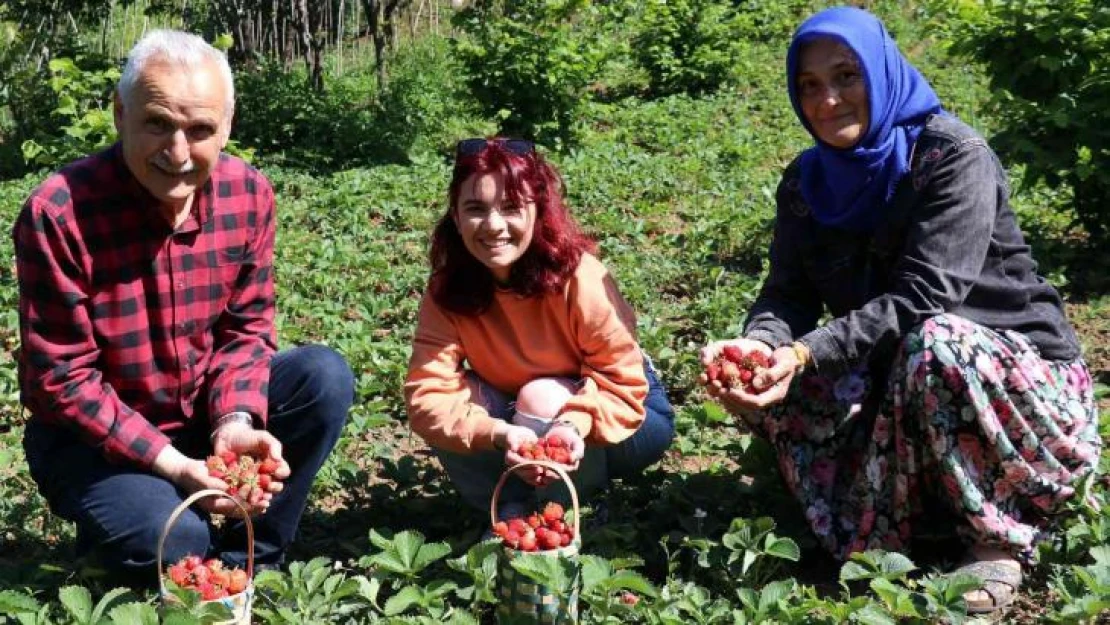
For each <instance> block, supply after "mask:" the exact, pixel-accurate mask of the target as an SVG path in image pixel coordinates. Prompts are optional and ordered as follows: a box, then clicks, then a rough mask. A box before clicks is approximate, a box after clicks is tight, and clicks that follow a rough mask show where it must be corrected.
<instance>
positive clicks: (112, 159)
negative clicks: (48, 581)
mask: <svg viewBox="0 0 1110 625" xmlns="http://www.w3.org/2000/svg"><path fill="white" fill-rule="evenodd" d="M233 107H234V86H233V82H232V74H231V70H230V68H229V67H228V64H227V60H226V58H225V57H224V55H223V54H222V53H221V52H220V51H219V50H216V49H215V48H213V47H211V46H210V45H208V44H207V43H206V42H205V41H204V40H203V39H201V38H199V37H196V36H195V35H191V34H187V33H182V32H175V31H154V32H151V33H149V34H147V35H146V36H145V37H144V38H143V39H142V40H141V41H140V42H139V43H138V44H136V45H135V47H134V48H133V49H132V50H131V53H130V54H129V56H128V60H127V64H126V67H125V68H124V71H123V75H122V78H121V79H120V83H119V85H118V87H117V90H116V94H115V103H114V112H115V124H116V129H117V131H118V132H119V142H118V143H116V144H115V145H113V146H112V147H111V148H109V149H107V150H105V151H103V152H101V153H98V154H94V155H92V156H89V157H87V158H84V159H81V160H79V161H76V162H74V163H71V164H69V165H67V166H66V167H64V168H62V169H61V170H59V171H58V172H57V173H55V174H53V175H52V176H50V177H49V178H48V179H47V180H46V181H45V182H43V184H42V185H40V186H39V187H38V188H37V189H36V190H35V191H34V192H33V193H32V194H31V197H30V198H29V199H28V200H27V202H26V204H25V205H24V206H23V210H22V211H21V213H20V215H19V218H18V219H17V221H16V223H15V226H14V228H13V239H14V242H15V249H16V259H17V269H18V277H19V287H20V300H19V312H20V339H21V343H22V348H21V350H20V359H19V368H20V374H19V380H20V392H21V400H22V402H23V403H24V405H25V406H27V408H28V409H29V411H30V414H31V418H30V420H29V421H28V424H27V427H26V431H25V435H24V448H25V450H26V452H27V461H28V465H29V466H30V469H31V475H32V477H33V478H34V479H35V481H36V483H37V484H38V486H39V489H40V491H41V492H42V494H43V496H44V497H45V498H46V500H47V502H48V503H49V505H50V507H51V509H52V510H54V511H55V513H57V514H58V515H60V516H62V517H64V518H66V519H69V520H71V521H73V522H75V523H76V525H77V533H78V538H77V549H78V552H79V553H82V554H83V553H85V552H88V551H95V552H96V554H97V556H98V558H97V559H98V560H99V561H100V562H102V563H103V564H105V565H107V566H108V568H109V569H110V570H111V571H114V572H116V573H119V574H120V575H121V577H123V578H125V579H126V581H128V582H129V583H133V584H143V583H144V582H145V583H150V582H153V581H154V580H156V579H157V578H156V576H155V575H154V571H153V564H154V562H155V551H156V549H157V541H158V538H159V536H160V534H161V530H162V527H163V524H164V523H165V521H166V519H167V517H168V516H169V513H170V511H171V510H172V509H173V508H174V507H176V506H177V505H179V504H180V503H181V501H182V500H183V499H184V498H185V497H187V496H188V495H189V494H190V493H193V492H195V491H197V490H199V489H203V488H222V487H223V486H224V484H223V482H222V481H221V480H218V479H215V478H212V477H210V476H209V475H208V471H207V468H206V467H205V464H204V461H203V458H204V457H205V456H206V455H208V454H210V453H221V452H223V451H225V450H228V451H234V452H237V453H247V452H249V453H253V454H255V455H259V456H263V457H269V458H272V459H273V460H274V461H276V463H277V464H278V467H279V468H278V470H277V473H276V474H275V477H276V478H277V479H275V480H274V482H273V483H272V484H271V485H270V487H269V489H268V491H267V492H266V493H265V494H264V495H263V496H262V497H261V498H260V499H256V502H255V503H254V504H252V506H251V513H252V516H255V515H256V520H255V522H254V526H255V538H256V541H255V553H256V562H257V563H258V564H260V565H263V566H267V565H268V566H271V567H272V566H278V565H280V563H281V562H282V560H283V558H284V553H285V550H286V548H287V547H288V546H289V545H290V543H291V542H292V540H293V537H294V534H295V531H296V528H297V525H298V523H299V520H300V516H301V513H302V511H303V510H304V507H305V504H306V502H307V498H308V494H309V490H310V487H311V485H312V481H313V480H314V479H315V475H316V473H317V471H318V470H319V468H320V466H321V465H322V464H323V462H324V460H325V459H326V458H327V455H328V454H329V453H330V452H331V450H332V448H333V447H334V446H335V443H336V441H337V440H338V437H339V434H340V432H341V430H342V427H343V423H344V421H345V419H346V415H347V410H348V409H349V407H350V405H351V403H352V401H353V399H354V392H353V385H354V381H353V375H352V373H351V370H350V368H349V367H348V366H347V363H346V362H345V361H344V360H343V358H342V357H341V356H339V355H338V354H337V353H335V352H334V351H332V350H330V349H328V348H325V347H322V346H302V347H297V348H294V349H290V350H283V351H281V352H277V350H276V343H275V336H274V334H275V332H274V325H273V319H274V282H273V266H272V262H273V244H274V230H275V216H274V195H273V191H272V189H271V186H270V183H269V181H268V180H266V178H265V177H263V176H262V174H261V173H259V172H258V171H257V170H255V169H254V168H252V167H250V166H249V165H247V164H246V163H244V162H243V161H241V160H239V159H237V158H234V157H231V156H229V155H227V154H223V153H222V150H223V148H224V146H225V145H226V143H227V139H228V135H229V133H230V129H231V118H232V111H233ZM210 513H221V514H233V515H234V514H235V509H234V508H233V504H232V503H231V502H230V501H227V500H215V499H213V500H207V499H206V500H201V502H200V503H198V504H197V506H196V507H195V508H194V509H191V510H189V511H188V512H187V514H185V515H183V517H182V518H181V520H180V521H179V522H178V523H177V525H176V526H175V528H174V531H173V532H172V533H171V535H170V537H169V539H168V540H167V542H166V550H165V558H166V559H167V560H168V561H171V562H172V561H173V560H176V559H177V558H179V557H181V556H183V555H186V554H196V555H200V556H202V557H219V558H222V559H224V560H225V561H227V562H229V563H230V564H235V565H242V564H243V560H244V559H245V554H244V549H245V544H244V543H245V539H244V536H243V527H242V521H238V522H234V523H230V524H226V525H225V527H224V528H223V530H222V531H218V530H216V529H215V528H214V527H213V526H212V524H211V523H210V518H209V514H210Z"/></svg>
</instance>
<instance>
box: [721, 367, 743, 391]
mask: <svg viewBox="0 0 1110 625" xmlns="http://www.w3.org/2000/svg"><path fill="white" fill-rule="evenodd" d="M740 383H741V382H740V365H737V364H736V363H734V362H732V361H731V360H725V361H722V362H721V384H722V385H724V386H725V388H736V387H737V386H739V385H740Z"/></svg>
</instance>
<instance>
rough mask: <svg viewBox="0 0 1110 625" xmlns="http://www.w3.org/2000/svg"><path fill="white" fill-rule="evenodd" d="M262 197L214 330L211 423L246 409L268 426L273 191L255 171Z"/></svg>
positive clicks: (255, 187) (255, 184) (272, 348)
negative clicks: (252, 228) (230, 413)
mask: <svg viewBox="0 0 1110 625" xmlns="http://www.w3.org/2000/svg"><path fill="white" fill-rule="evenodd" d="M250 173H251V174H252V182H253V184H251V185H247V188H245V189H243V190H242V192H243V193H250V191H249V190H248V189H250V188H251V187H253V190H254V192H255V193H257V194H258V196H259V197H258V200H257V203H256V207H257V209H258V211H257V218H256V219H255V220H254V221H255V224H256V226H255V227H256V230H255V232H254V233H253V234H252V237H251V239H250V240H251V245H250V246H249V247H248V248H247V250H246V253H245V255H244V258H243V262H242V263H241V265H240V269H239V275H238V278H237V279H236V281H235V288H234V291H233V293H232V295H231V299H230V301H228V303H227V308H226V310H225V311H224V313H223V315H221V317H220V318H219V319H218V320H217V321H216V324H215V326H214V327H213V333H214V345H213V354H212V362H211V367H210V371H211V375H212V376H213V377H212V380H211V387H210V388H211V390H210V391H209V394H208V414H209V418H210V420H212V421H215V420H216V419H218V418H219V417H220V416H222V415H225V414H227V413H229V412H236V411H242V412H247V413H250V414H252V415H254V416H255V418H256V420H257V421H258V422H259V423H260V424H261V425H265V423H266V419H267V416H268V415H267V395H268V383H269V379H270V361H271V360H272V358H273V355H274V352H275V351H276V349H277V348H276V340H275V338H274V312H275V303H274V270H273V262H274V231H275V215H274V192H273V189H272V187H271V186H270V184H269V182H268V181H267V180H266V179H265V178H264V177H263V176H262V175H261V174H258V173H257V172H255V171H254V170H250Z"/></svg>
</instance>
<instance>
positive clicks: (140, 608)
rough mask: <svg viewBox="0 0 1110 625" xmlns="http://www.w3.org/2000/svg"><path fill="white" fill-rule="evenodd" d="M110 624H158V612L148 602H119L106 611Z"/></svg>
mask: <svg viewBox="0 0 1110 625" xmlns="http://www.w3.org/2000/svg"><path fill="white" fill-rule="evenodd" d="M108 618H109V619H111V621H112V625H158V612H157V611H156V610H155V609H154V606H152V605H150V604H149V603H140V602H138V601H133V602H131V603H121V604H120V605H117V606H115V607H114V608H112V609H111V610H110V611H109V612H108Z"/></svg>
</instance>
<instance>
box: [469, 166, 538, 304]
mask: <svg viewBox="0 0 1110 625" xmlns="http://www.w3.org/2000/svg"><path fill="white" fill-rule="evenodd" d="M523 191H524V193H523V195H524V198H523V199H522V201H521V202H519V203H518V202H516V201H514V200H513V198H511V197H509V194H508V192H507V191H506V189H505V181H504V179H503V178H502V176H501V174H499V173H496V172H491V173H482V174H474V175H472V176H471V177H469V178H467V179H466V180H464V181H463V183H462V185H461V186H460V188H459V197H458V203H457V205H456V207H455V211H454V220H455V226H456V227H457V228H458V230H459V235H460V236H461V237H462V240H463V245H465V246H466V249H467V251H468V252H470V254H471V255H472V256H474V258H476V259H478V262H480V263H482V264H483V265H485V266H486V268H488V269H489V270H490V272H492V273H493V277H494V278H495V279H496V280H497V281H498V282H502V283H505V282H508V280H509V271H510V269H511V268H512V266H513V263H515V262H516V261H517V260H519V259H520V257H521V256H523V255H524V253H525V252H526V251H527V250H528V246H529V245H530V244H531V243H532V230H533V228H534V226H535V224H536V202H535V201H534V200H533V199H532V197H533V193H532V190H531V189H530V188H528V186H527V185H525V186H524V189H523Z"/></svg>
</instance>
